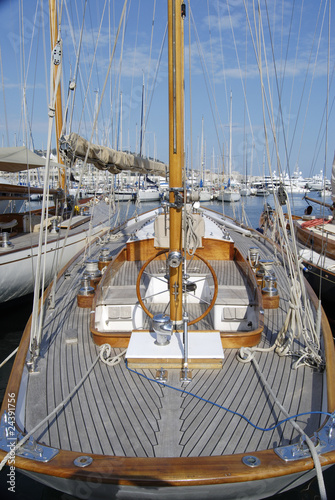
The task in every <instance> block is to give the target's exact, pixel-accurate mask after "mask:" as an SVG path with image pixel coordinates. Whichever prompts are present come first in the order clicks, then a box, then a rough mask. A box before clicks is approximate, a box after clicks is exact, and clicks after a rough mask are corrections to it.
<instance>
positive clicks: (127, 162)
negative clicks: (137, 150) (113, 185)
mask: <svg viewBox="0 0 335 500" xmlns="http://www.w3.org/2000/svg"><path fill="white" fill-rule="evenodd" d="M60 150H61V153H62V154H63V155H64V156H65V157H66V158H68V159H70V160H74V159H76V158H79V159H82V160H84V159H85V157H86V155H87V151H88V156H87V163H92V164H93V165H94V166H95V167H97V168H98V169H99V170H108V171H109V172H110V173H111V174H119V173H120V172H122V171H125V170H127V171H131V172H139V173H142V174H155V175H160V176H164V177H165V176H166V175H167V165H165V163H162V162H158V161H154V160H149V159H147V158H142V157H141V156H136V155H133V154H129V153H124V152H123V151H116V150H115V149H111V148H107V147H106V146H100V145H95V144H92V143H90V142H89V141H87V140H86V139H84V138H83V137H80V136H79V135H78V134H76V133H74V132H71V133H70V134H69V135H68V136H63V137H61V139H60Z"/></svg>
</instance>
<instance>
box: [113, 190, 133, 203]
mask: <svg viewBox="0 0 335 500" xmlns="http://www.w3.org/2000/svg"><path fill="white" fill-rule="evenodd" d="M135 197H136V195H135V194H134V193H127V192H124V193H122V192H120V193H117V192H116V193H115V194H114V198H115V200H117V201H130V200H132V199H133V198H134V199H135Z"/></svg>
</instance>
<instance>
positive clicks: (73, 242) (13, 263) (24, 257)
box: [0, 224, 104, 303]
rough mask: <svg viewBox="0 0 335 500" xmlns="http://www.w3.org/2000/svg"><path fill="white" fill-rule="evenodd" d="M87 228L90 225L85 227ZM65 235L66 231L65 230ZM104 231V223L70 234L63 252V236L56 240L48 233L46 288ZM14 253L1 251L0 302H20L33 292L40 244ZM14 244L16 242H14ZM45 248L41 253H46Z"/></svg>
mask: <svg viewBox="0 0 335 500" xmlns="http://www.w3.org/2000/svg"><path fill="white" fill-rule="evenodd" d="M86 227H87V226H86ZM62 231H63V234H64V235H65V230H62ZM103 232H104V226H103V225H102V224H100V225H98V226H95V227H93V229H91V230H89V229H85V230H82V231H76V233H75V234H70V235H69V236H68V238H67V242H66V245H65V247H64V249H63V242H64V237H63V235H62V237H61V238H59V239H57V235H54V234H49V235H48V239H49V242H48V243H47V246H46V268H45V269H46V278H45V286H47V285H48V284H49V283H50V282H51V280H52V279H53V277H54V274H55V272H58V271H59V270H60V269H61V268H62V267H63V266H64V265H65V264H67V262H68V261H69V260H70V259H71V258H72V257H73V256H74V255H75V254H76V253H78V252H79V251H80V250H82V249H83V248H84V247H85V245H87V244H88V243H89V242H90V241H91V240H92V239H93V238H96V237H97V236H101V235H102V234H103ZM26 236H27V244H26V245H25V246H24V247H23V248H22V249H16V248H15V246H16V245H15V246H14V251H9V252H8V251H6V249H0V303H2V302H7V301H8V300H13V299H17V298H19V297H22V296H24V295H27V294H29V293H32V292H33V291H34V283H35V281H34V278H35V273H36V267H37V259H38V245H37V244H35V245H34V246H28V242H29V234H27V235H26ZM14 241H15V240H14ZM44 250H45V248H44V249H43V250H42V252H44Z"/></svg>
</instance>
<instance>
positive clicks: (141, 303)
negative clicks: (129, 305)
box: [136, 250, 218, 326]
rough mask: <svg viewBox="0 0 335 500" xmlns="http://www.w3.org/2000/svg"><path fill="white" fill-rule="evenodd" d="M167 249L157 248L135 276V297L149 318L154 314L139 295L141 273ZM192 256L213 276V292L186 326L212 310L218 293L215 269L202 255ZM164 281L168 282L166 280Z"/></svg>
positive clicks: (200, 300)
mask: <svg viewBox="0 0 335 500" xmlns="http://www.w3.org/2000/svg"><path fill="white" fill-rule="evenodd" d="M168 251H169V250H159V251H158V252H157V253H156V254H155V255H153V256H152V257H150V258H149V259H148V260H147V261H146V262H145V263H144V264H143V266H142V267H141V270H140V272H139V274H138V276H137V281H136V294H137V298H138V301H139V303H140V305H141V307H142V309H143V310H144V312H145V313H146V314H147V315H148V316H149V317H150V318H153V317H154V315H153V313H151V312H150V311H149V309H148V308H147V307H146V305H145V304H144V301H143V299H142V297H141V278H142V275H143V273H144V271H145V270H146V268H147V267H148V265H149V264H150V263H151V262H152V261H153V260H155V259H156V258H157V257H159V256H160V255H163V254H166V253H167V252H168ZM194 257H196V258H197V259H199V260H201V261H202V262H203V263H204V264H205V265H206V266H207V267H208V269H209V271H210V273H211V275H212V278H213V282H214V293H213V297H212V300H211V301H210V303H209V305H208V307H207V309H206V310H205V311H204V312H203V313H202V314H201V315H200V316H198V317H197V318H195V319H192V320H191V321H189V322H188V326H190V325H193V324H194V323H197V322H198V321H200V320H201V319H203V318H204V317H205V316H207V314H208V313H209V312H210V311H211V310H212V308H213V306H214V304H215V301H216V298H217V294H218V280H217V277H216V274H215V271H214V269H213V267H212V266H211V265H210V263H209V262H208V261H207V260H206V259H204V258H203V257H201V256H200V255H198V254H197V253H195V254H194ZM166 283H168V282H167V281H166ZM199 302H204V303H206V304H207V302H206V301H204V300H202V299H201V298H199Z"/></svg>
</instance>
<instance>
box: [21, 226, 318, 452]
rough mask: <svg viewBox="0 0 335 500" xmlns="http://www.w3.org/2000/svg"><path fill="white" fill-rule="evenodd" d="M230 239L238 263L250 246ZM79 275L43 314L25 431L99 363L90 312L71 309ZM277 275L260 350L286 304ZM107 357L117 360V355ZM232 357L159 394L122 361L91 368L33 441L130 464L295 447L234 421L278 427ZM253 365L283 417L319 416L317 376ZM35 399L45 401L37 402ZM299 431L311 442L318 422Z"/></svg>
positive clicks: (273, 363)
mask: <svg viewBox="0 0 335 500" xmlns="http://www.w3.org/2000/svg"><path fill="white" fill-rule="evenodd" d="M233 238H234V239H235V242H236V244H237V246H238V247H239V248H240V250H241V251H242V252H243V253H244V254H246V252H247V249H248V248H249V247H250V246H252V244H254V242H253V241H251V240H250V238H246V237H245V236H242V235H239V234H235V233H234V234H233ZM122 243H123V241H122V240H119V241H117V242H114V243H112V244H111V247H112V248H113V253H114V254H115V255H116V254H117V252H118V250H119V249H120V248H121V245H122ZM257 246H258V247H259V248H260V250H261V255H262V257H264V258H269V257H270V256H271V257H273V255H272V254H271V249H270V246H269V249H267V247H266V243H265V244H264V243H263V240H262V241H257ZM98 250H99V248H98V247H97V252H98ZM211 264H212V265H213V267H214V269H215V270H216V271H217V275H218V279H219V282H220V284H223V283H224V284H227V285H236V284H237V285H238V284H243V279H242V276H241V275H240V273H239V271H238V268H237V267H236V265H235V264H234V263H232V262H218V261H211ZM157 265H158V264H157ZM140 266H141V263H136V264H135V263H128V264H127V265H126V266H122V268H121V269H122V271H121V272H120V274H119V276H118V278H117V279H115V282H114V285H115V286H117V283H119V284H123V285H124V284H129V285H133V284H134V282H136V277H137V274H138V269H139V267H140ZM82 271H83V269H82V265H81V261H77V262H74V263H73V264H72V266H71V269H70V272H71V275H72V278H73V277H74V276H76V275H77V276H78V280H77V282H78V287H77V288H76V287H73V280H72V279H66V278H65V277H63V278H61V279H60V280H59V282H58V285H57V287H58V295H57V296H58V297H62V298H61V299H59V302H56V304H55V308H54V309H51V308H50V307H48V308H47V309H46V312H45V317H46V321H45V330H44V332H43V343H42V356H41V359H40V361H39V364H38V370H39V373H36V374H33V375H31V376H29V382H28V392H27V396H26V416H25V428H26V429H27V430H29V429H31V428H32V427H33V426H34V425H36V424H37V423H38V422H40V421H41V420H42V419H43V418H44V417H45V416H46V415H47V414H48V413H49V412H51V411H52V410H53V409H54V408H55V407H56V406H57V405H58V404H59V403H60V402H61V401H62V400H63V399H64V398H65V397H66V396H67V394H68V393H69V392H70V391H71V390H72V389H73V388H74V387H75V385H76V384H77V383H78V381H79V380H80V379H81V377H82V376H83V375H84V374H85V373H86V371H87V370H88V368H89V367H90V366H91V364H92V363H93V362H94V361H95V359H96V357H97V355H98V347H97V346H96V345H94V343H93V342H92V339H91V334H90V332H89V318H90V310H89V309H79V308H78V307H77V303H76V295H77V292H78V289H79V285H80V276H81V273H82ZM284 274H285V272H284V271H280V268H279V267H278V268H276V275H277V278H278V286H279V289H280V294H281V301H280V306H279V308H278V309H274V310H271V309H270V310H266V311H265V314H264V332H263V336H262V340H261V344H260V345H261V346H262V347H269V346H270V345H272V344H273V342H274V333H277V332H278V331H279V329H280V328H281V326H282V324H283V319H284V318H285V315H286V312H287V308H288V299H289V295H288V291H286V290H285V285H284ZM60 291H61V292H62V293H59V292H60ZM194 307H196V305H194ZM160 312H161V311H160ZM209 321H210V319H208V318H207V319H206V318H205V322H203V323H201V322H200V323H198V324H197V325H194V329H196V328H198V329H206V328H209V327H211V325H209V324H208V322H209ZM112 351H113V354H118V353H119V352H120V351H121V349H113V350H112ZM236 353H237V351H236V350H235V349H226V350H225V351H224V360H223V366H222V369H220V370H210V369H207V370H193V378H192V382H191V383H189V384H187V385H185V384H183V385H182V384H181V382H180V372H179V370H174V369H171V370H169V371H168V380H167V382H166V384H165V385H163V384H160V383H158V382H156V381H155V375H156V371H155V370H151V369H139V370H136V372H134V371H130V370H129V369H128V368H127V366H126V363H125V362H124V360H123V361H122V362H121V363H120V364H118V365H116V366H114V367H109V366H107V365H105V364H103V363H101V362H100V361H99V362H98V363H97V364H96V365H95V368H94V370H93V371H92V372H91V374H90V375H89V377H88V378H87V379H86V381H85V383H84V384H83V385H82V387H81V388H80V389H79V390H78V392H77V393H76V395H75V396H73V398H72V399H71V401H70V402H69V403H67V404H66V406H65V408H64V410H63V411H61V412H60V413H59V414H58V416H57V417H56V418H52V419H51V421H50V422H49V424H48V425H46V426H45V427H44V428H42V429H40V431H39V433H38V435H37V436H36V438H37V439H38V440H39V441H41V442H44V443H46V444H47V445H50V446H53V447H56V448H62V449H64V450H73V451H77V452H80V453H84V454H85V453H96V454H105V455H116V456H134V457H164V456H166V457H168V456H181V457H182V456H207V455H226V454H231V453H239V452H241V453H244V452H251V451H256V450H262V449H267V448H268V447H273V446H275V445H278V446H281V445H286V444H288V443H290V442H291V441H292V440H293V441H296V440H297V439H298V436H297V433H296V431H294V430H293V428H292V426H291V425H290V423H285V424H283V425H280V426H279V427H277V428H275V429H273V430H271V431H267V432H263V430H260V429H255V428H254V427H252V426H251V425H250V424H249V423H248V422H247V421H246V420H244V419H242V418H241V416H240V415H241V414H243V415H245V417H246V418H247V419H249V420H250V421H252V423H253V424H255V425H256V426H259V427H260V428H264V427H265V428H267V427H271V426H273V425H274V424H276V423H277V421H278V420H280V419H283V418H285V417H284V415H283V414H282V413H281V411H280V410H279V409H278V407H277V406H276V405H275V404H274V402H273V401H272V399H271V397H269V395H268V394H267V391H266V390H264V388H263V386H262V383H261V381H260V379H259V376H258V374H257V373H256V371H255V369H254V366H253V364H252V363H246V364H243V363H240V362H238V361H237V359H236ZM256 359H257V361H258V364H259V365H260V368H261V370H262V372H263V374H264V375H265V377H266V378H267V380H268V383H269V384H270V386H271V388H272V390H273V391H274V393H275V394H276V395H277V397H278V399H279V401H280V402H281V404H283V406H284V407H285V408H286V409H287V411H288V412H289V413H290V415H294V414H297V413H303V412H308V411H311V410H317V409H320V408H321V406H322V401H321V398H322V393H323V391H322V384H323V375H322V374H321V373H317V372H315V371H313V370H311V369H310V368H306V367H303V368H299V369H298V370H292V369H291V366H292V363H293V361H294V360H293V359H292V358H291V357H279V356H278V355H276V354H274V353H273V352H272V351H271V352H261V353H257V354H256ZM183 389H184V390H183ZM41 393H46V394H47V397H46V398H40V397H39V395H40V394H41ZM234 412H238V413H239V414H240V415H236V414H234ZM299 424H300V426H301V427H302V428H303V429H304V430H305V432H306V433H310V432H313V431H314V430H315V429H317V427H318V425H319V417H318V416H317V415H307V416H304V417H300V418H299ZM233 435H234V439H232V436H233Z"/></svg>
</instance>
